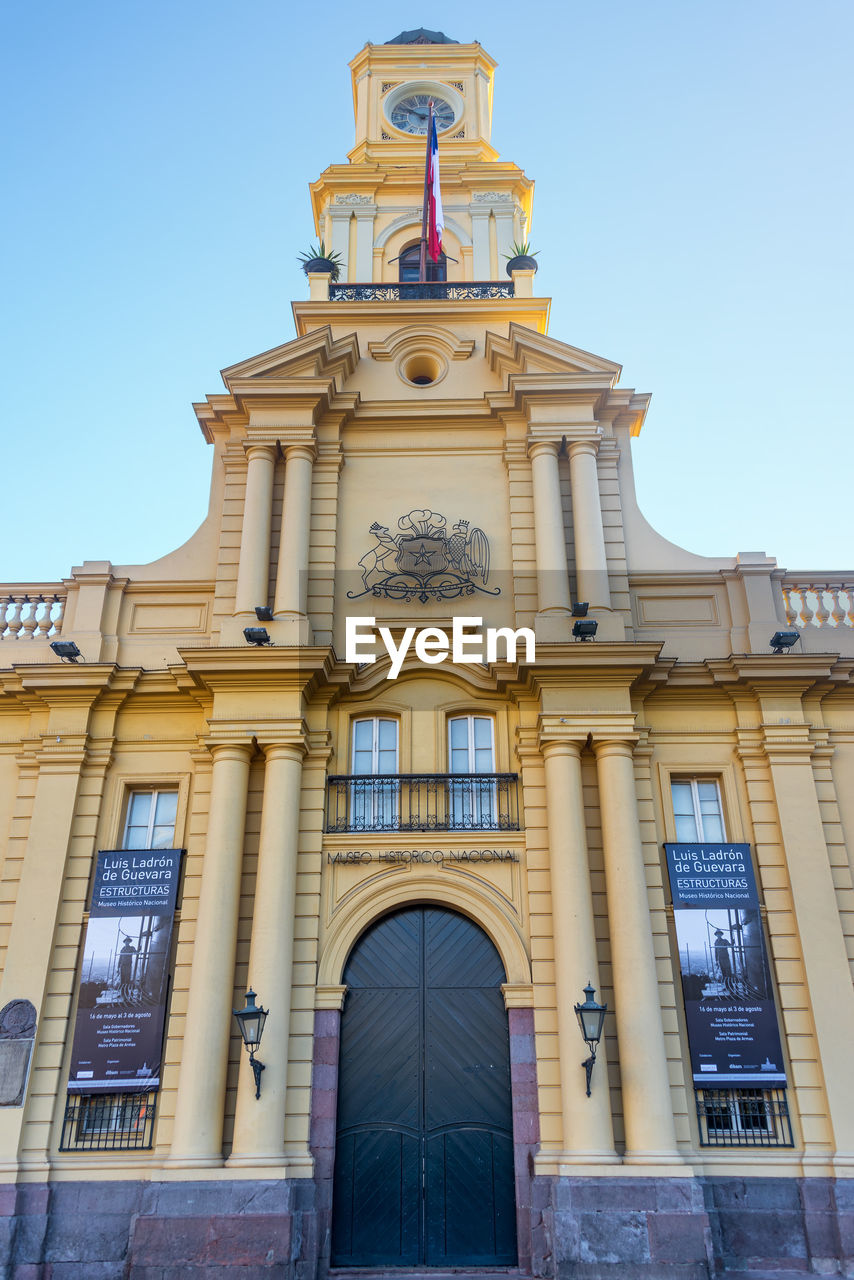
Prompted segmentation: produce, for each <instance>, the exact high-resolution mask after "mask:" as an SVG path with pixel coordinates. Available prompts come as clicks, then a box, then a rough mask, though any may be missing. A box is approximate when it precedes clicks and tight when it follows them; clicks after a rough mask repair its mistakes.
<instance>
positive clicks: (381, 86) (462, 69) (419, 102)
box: [311, 28, 534, 284]
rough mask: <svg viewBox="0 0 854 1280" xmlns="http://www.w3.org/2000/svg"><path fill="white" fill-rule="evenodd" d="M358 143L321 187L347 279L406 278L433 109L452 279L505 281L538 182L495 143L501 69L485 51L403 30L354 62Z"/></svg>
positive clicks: (417, 232)
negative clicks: (495, 91) (404, 262)
mask: <svg viewBox="0 0 854 1280" xmlns="http://www.w3.org/2000/svg"><path fill="white" fill-rule="evenodd" d="M350 69H351V72H352V77H353V111H354V116H355V126H356V138H355V145H354V147H353V149H352V151H350V153H349V157H348V161H349V162H348V163H347V164H334V165H330V166H329V168H328V169H326V170H325V171H324V172H323V173H322V174H321V176H320V177H319V178H318V180H317V181H316V182H315V183H313V184H312V187H311V196H312V206H313V212H314V220H315V225H316V228H317V232H318V234H319V235H320V236H321V237H322V238H323V239H324V241H325V242H326V244H327V245H328V246H330V247H331V249H333V250H334V251H336V252H337V253H339V254H340V255H341V263H342V270H341V279H342V280H344V281H347V282H358V283H364V284H367V283H380V282H393V281H396V280H398V279H399V278H400V265H399V262H400V255H401V253H404V252H405V251H406V250H407V249H409V248H410V247H411V246H412V245H413V243H416V244H417V243H418V241H419V240H420V236H421V209H422V199H423V190H424V152H425V139H426V133H427V119H428V105H429V102H430V101H431V100H432V101H433V103H434V111H435V116H436V127H437V131H438V136H439V156H440V167H441V179H442V201H443V205H444V211H445V233H444V246H445V253H446V255H447V279H448V280H449V281H475V280H497V279H499V278H500V277H501V276H502V275H503V274H504V272H503V266H504V257H503V255H505V254H508V255H509V254H510V253H511V246H512V244H513V243H514V242H519V241H522V240H525V239H526V238H527V237H528V234H529V229H530V220H531V203H532V196H533V188H534V184H533V182H532V181H531V180H530V179H529V178H527V177H526V176H525V174H524V173H523V172H522V170H521V169H520V168H519V167H518V165H515V164H512V163H508V162H506V161H502V160H501V159H500V158H499V156H498V153H497V152H496V151H495V150H494V148H493V147H492V145H491V143H490V134H491V128H492V83H493V76H494V74H495V62H494V60H493V59H492V58H491V57H490V56H489V54H488V53H487V52H486V50H485V49H483V48H481V46H480V45H479V44H477V43H476V42H475V43H472V44H458V43H457V42H456V41H454V40H449V39H448V37H447V36H445V35H443V34H442V32H439V31H425V30H424V29H423V28H420V29H418V30H415V31H403V32H401V33H400V35H399V36H396V37H395V39H394V40H390V41H388V42H387V43H386V44H379V45H375V44H366V45H365V47H364V48H363V49H362V50H361V51H360V52H359V53H358V54H357V55H356V57H355V58H354V59H353V61H352V62H351V63H350Z"/></svg>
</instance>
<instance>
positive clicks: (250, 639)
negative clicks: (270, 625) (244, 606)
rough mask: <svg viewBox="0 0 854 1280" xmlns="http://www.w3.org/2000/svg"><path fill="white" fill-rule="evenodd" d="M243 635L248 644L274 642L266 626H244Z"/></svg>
mask: <svg viewBox="0 0 854 1280" xmlns="http://www.w3.org/2000/svg"><path fill="white" fill-rule="evenodd" d="M243 635H244V638H245V640H246V642H247V644H255V645H259V646H260V645H262V644H272V643H273V641H272V640H271V639H270V633H269V631H268V630H267V628H266V627H244V628H243Z"/></svg>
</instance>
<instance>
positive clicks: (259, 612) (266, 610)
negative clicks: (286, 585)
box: [255, 604, 273, 622]
mask: <svg viewBox="0 0 854 1280" xmlns="http://www.w3.org/2000/svg"><path fill="white" fill-rule="evenodd" d="M255 617H256V618H257V619H258V621H259V622H272V621H273V610H272V609H271V608H270V606H269V605H268V604H256V606H255Z"/></svg>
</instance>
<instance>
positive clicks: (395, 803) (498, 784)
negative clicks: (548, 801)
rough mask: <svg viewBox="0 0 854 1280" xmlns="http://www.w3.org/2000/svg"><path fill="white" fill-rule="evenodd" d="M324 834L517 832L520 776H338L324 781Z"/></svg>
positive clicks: (433, 774)
mask: <svg viewBox="0 0 854 1280" xmlns="http://www.w3.org/2000/svg"><path fill="white" fill-rule="evenodd" d="M326 830H327V831H328V832H334V831H338V832H346V831H380V832H382V831H388V832H392V831H518V830H519V776H518V774H515V773H394V774H370V775H364V774H337V775H334V776H331V777H329V778H328V779H327V786H326Z"/></svg>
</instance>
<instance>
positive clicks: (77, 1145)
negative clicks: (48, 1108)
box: [59, 1092, 157, 1151]
mask: <svg viewBox="0 0 854 1280" xmlns="http://www.w3.org/2000/svg"><path fill="white" fill-rule="evenodd" d="M156 1106H157V1094H156V1093H154V1092H146V1093H69V1094H68V1095H67V1097H66V1100H65V1116H64V1118H63V1122H62V1137H61V1139H60V1143H59V1149H60V1151H142V1150H150V1148H151V1147H152V1146H153V1143H154V1115H155V1110H156Z"/></svg>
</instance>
